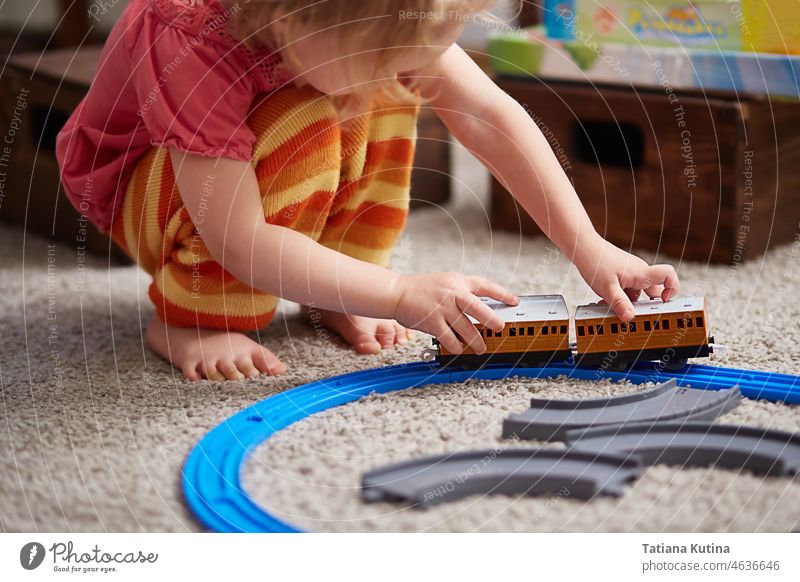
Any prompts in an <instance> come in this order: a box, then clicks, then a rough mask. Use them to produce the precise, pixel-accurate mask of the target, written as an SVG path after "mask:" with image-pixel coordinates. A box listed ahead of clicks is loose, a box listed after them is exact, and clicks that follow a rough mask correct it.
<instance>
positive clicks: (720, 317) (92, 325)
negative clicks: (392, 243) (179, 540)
mask: <svg viewBox="0 0 800 582" xmlns="http://www.w3.org/2000/svg"><path fill="white" fill-rule="evenodd" d="M460 167H461V168H462V169H460V170H458V171H457V177H460V178H461V179H460V180H456V186H457V187H456V190H457V192H456V196H455V199H454V201H453V203H451V204H449V205H448V206H447V207H445V208H429V209H423V210H419V211H415V212H414V213H412V216H411V219H410V222H409V225H408V228H407V231H406V233H405V234H404V236H403V239H402V241H401V243H400V244H399V245H398V248H397V250H396V253H395V260H394V266H395V268H396V269H398V270H400V271H401V272H407V273H408V272H421V271H431V270H458V271H462V272H465V273H473V274H485V275H487V276H490V277H492V278H495V279H496V280H497V281H499V282H500V283H502V284H504V285H507V286H508V287H510V288H512V289H513V290H514V291H515V292H517V293H561V294H563V295H564V296H565V297H566V300H567V304H568V305H569V306H570V307H571V308H573V307H574V306H575V305H576V304H578V303H580V302H586V301H589V300H594V297H593V295H592V293H591V292H590V291H589V289H588V287H587V286H586V285H585V284H584V283H583V282H582V280H581V279H580V277H579V276H578V274H577V273H576V272H575V270H574V269H573V268H571V267H570V265H569V264H568V262H567V261H565V260H564V258H563V257H561V256H559V254H558V253H557V252H556V251H555V250H554V247H553V245H552V244H550V243H548V241H546V240H544V239H541V238H538V239H532V238H526V239H520V238H519V237H517V236H515V235H512V234H498V233H492V232H491V231H490V230H489V229H488V225H487V218H486V207H485V190H486V188H485V183H484V182H483V175H482V174H481V173H480V172H475V171H472V169H471V167H472V166H469V165H468V166H467V170H466V171H464V169H463V167H462V166H460ZM459 172H460V173H459ZM642 256H644V257H645V258H646V259H647V260H653V259H655V258H656V257H654V256H653V255H651V254H643V255H642ZM0 260H2V262H0V268H1V269H2V279H1V280H0V291H2V293H0V305H1V306H2V312H3V318H2V330H1V331H2V333H1V334H0V342H2V351H1V352H0V390H1V391H2V392H1V394H2V402H0V420H1V421H2V422H1V423H0V531H77V532H82V531H95V530H100V531H197V530H202V529H203V528H202V526H201V525H200V524H199V523H197V522H196V521H195V520H194V518H193V517H192V515H191V513H190V512H189V511H188V509H187V507H186V505H185V504H184V503H183V500H182V495H181V490H180V468H181V465H182V463H183V461H184V459H185V457H186V455H187V454H188V453H189V451H190V450H191V449H192V447H193V446H194V445H195V444H196V443H197V441H198V440H199V439H200V438H201V437H202V436H203V435H205V434H206V433H207V432H208V431H209V430H210V429H211V428H213V427H214V426H215V425H217V424H218V423H220V422H221V421H223V420H224V419H225V418H227V417H229V416H230V415H232V414H234V413H235V412H237V411H239V410H241V409H242V408H244V407H246V406H248V405H250V404H252V403H254V402H257V401H259V400H261V399H263V398H266V397H268V396H270V395H272V394H275V393H278V392H280V391H283V390H286V389H289V388H292V387H294V386H297V385H299V384H303V383H306V382H309V381H312V380H316V379H320V378H325V377H328V376H332V375H336V374H341V373H345V372H350V371H354V370H361V369H367V368H373V367H378V366H384V365H388V364H394V363H400V362H407V361H413V360H415V359H417V358H418V354H419V352H420V351H421V350H422V349H423V348H424V347H425V346H426V345H428V344H429V338H428V337H425V336H421V337H418V338H417V339H416V340H415V341H414V342H412V343H411V344H409V345H406V346H404V347H400V348H397V349H394V350H390V351H385V352H384V353H382V354H380V355H377V356H358V355H356V354H355V353H354V352H352V351H350V350H349V349H348V348H347V347H346V346H345V345H344V344H343V343H342V342H341V341H340V340H339V339H338V338H336V337H333V336H330V335H329V334H325V333H320V332H319V330H315V329H314V328H312V327H310V326H308V325H307V324H305V323H304V322H302V321H301V320H300V318H299V316H298V308H297V306H296V305H293V304H288V303H284V304H283V306H282V308H281V310H280V312H279V315H278V316H277V317H276V319H275V321H274V322H273V323H272V325H271V326H270V327H269V328H267V329H266V330H264V331H263V332H262V333H261V334H260V335H259V336H258V337H259V338H260V341H262V342H263V343H264V344H265V345H267V346H268V347H270V348H271V349H273V350H274V351H276V353H277V354H278V355H279V357H281V358H282V359H283V361H284V362H286V363H287V365H288V366H289V372H288V373H287V374H286V375H284V376H282V377H277V378H269V377H267V378H262V379H258V380H254V381H246V382H233V383H214V382H208V381H204V382H199V383H189V382H186V381H183V380H182V378H181V377H180V374H179V373H176V372H175V371H173V370H171V368H170V366H169V365H168V364H166V363H165V362H163V361H162V360H160V359H159V358H158V357H157V356H155V355H154V354H152V353H151V352H150V351H149V350H148V349H147V347H146V345H145V343H144V338H143V333H142V330H143V328H144V326H145V325H146V323H147V321H148V319H149V318H150V317H151V316H152V313H153V310H152V307H151V306H150V304H149V302H148V300H147V296H146V289H147V284H148V279H147V276H146V275H145V274H144V273H143V272H141V271H139V270H138V269H137V268H135V267H117V266H112V267H109V265H108V264H107V263H106V262H105V261H103V260H99V259H87V260H86V261H85V262H84V263H82V262H81V258H80V257H79V256H78V255H77V254H76V253H75V251H74V250H73V249H71V248H70V247H69V245H63V244H57V245H53V244H52V243H50V242H49V241H47V240H44V239H41V238H36V237H31V236H30V235H27V236H26V235H25V234H24V233H23V232H21V231H18V230H13V229H9V228H7V227H3V228H2V229H0ZM799 260H800V245H795V246H787V247H783V248H780V249H776V250H775V251H773V252H770V253H769V254H768V255H767V256H766V257H764V258H763V259H759V260H756V261H753V262H750V263H746V264H743V265H738V266H734V267H728V266H714V267H710V266H706V265H703V264H694V263H680V262H679V261H676V260H675V259H673V262H674V263H675V264H676V266H677V267H678V270H679V273H680V275H681V278H682V282H683V291H684V292H685V293H701V294H705V295H706V297H707V302H708V312H709V314H708V315H709V320H710V325H711V328H712V331H713V333H714V335H715V336H716V337H717V341H719V342H721V343H725V344H727V345H728V346H729V348H730V351H729V352H728V353H727V354H725V355H721V356H717V357H714V359H713V361H712V363H714V364H717V365H724V366H739V367H745V368H753V369H764V370H774V371H779V372H787V373H800V364H798V356H800V331H799V330H798V325H797V323H798V321H800V305H798V302H797V301H795V300H794V299H795V290H796V289H797V285H798V282H799V280H800V263H799V262H798V261H799ZM79 265H82V268H81V269H80V270H79V269H78V266H79ZM84 267H85V268H84ZM639 389H641V388H640V387H636V386H631V385H627V384H611V383H609V382H607V381H599V382H574V381H569V380H566V379H559V380H555V381H533V380H524V379H518V378H516V379H511V380H507V381H503V382H483V381H472V382H467V383H465V384H461V385H438V386H432V387H428V388H424V389H415V390H411V391H404V392H400V393H394V394H389V395H383V396H370V397H367V398H366V399H364V400H362V401H359V402H357V403H353V404H350V405H347V406H343V407H340V408H337V409H333V410H329V411H326V412H323V413H320V414H317V415H315V416H313V417H311V418H309V419H307V420H305V421H303V422H300V423H297V424H295V425H293V426H291V427H289V428H288V429H286V430H285V431H283V432H282V433H281V434H279V435H278V436H276V437H275V438H274V439H271V440H270V441H268V442H266V443H264V444H263V445H261V446H260V447H258V448H257V449H256V451H255V452H254V454H253V457H252V458H251V459H250V461H249V462H248V463H247V465H246V467H245V471H244V476H243V479H244V483H245V486H246V488H247V489H248V491H250V492H251V493H252V495H253V496H254V498H255V499H256V500H257V501H258V502H259V503H261V504H262V505H263V506H265V507H268V508H269V509H270V510H271V511H273V512H275V513H276V514H277V515H279V516H281V517H282V518H284V519H286V520H288V521H290V522H291V523H293V524H296V525H298V526H300V527H302V528H307V529H312V530H323V531H422V530H424V531H475V530H480V531H790V530H792V529H796V528H797V527H798V526H800V482H798V480H791V479H779V478H768V479H764V478H758V477H754V476H753V475H751V474H748V473H746V472H742V473H737V472H734V471H726V470H717V469H687V470H678V469H672V468H666V467H654V468H650V469H648V470H647V471H646V472H645V474H644V475H643V476H642V478H641V479H640V480H639V481H637V482H636V483H634V484H633V485H631V486H629V487H628V488H627V491H626V494H625V496H624V497H622V498H621V499H598V500H595V501H593V502H591V503H586V502H582V501H579V500H575V499H570V498H569V496H568V495H567V496H562V497H551V498H540V499H534V498H514V497H509V496H496V497H484V498H481V497H477V496H476V497H472V498H468V499H464V500H462V501H459V502H456V503H451V504H445V505H441V506H437V507H435V508H432V509H431V510H428V511H419V510H414V509H408V508H402V507H398V506H394V505H390V504H385V503H380V504H374V505H364V504H362V503H361V501H360V498H359V483H360V476H361V473H362V472H363V471H364V470H367V469H370V468H373V467H376V466H380V465H382V464H384V463H388V462H393V461H398V460H402V459H408V458H412V457H416V456H419V455H426V454H431V453H436V452H446V451H458V450H466V449H472V448H495V447H506V446H521V444H520V443H519V442H514V441H503V440H501V439H500V438H499V433H500V426H501V421H502V419H503V417H504V416H505V415H507V414H508V413H509V412H512V411H522V410H523V409H525V408H526V405H527V404H526V403H527V402H528V400H529V398H530V397H531V395H532V394H536V395H537V396H539V397H559V398H588V397H597V396H601V395H608V394H616V393H622V392H627V391H631V390H639ZM721 421H722V422H727V423H742V424H744V423H746V424H751V425H756V426H763V427H770V428H775V429H785V430H797V429H800V408H798V407H791V406H785V405H779V404H771V403H766V402H755V401H751V400H745V401H744V402H743V403H742V405H741V406H740V407H739V408H738V409H737V410H735V411H733V412H731V413H729V414H727V415H726V416H725V417H723V418H722V419H721ZM525 444H526V445H527V444H528V443H525ZM530 444H535V443H530Z"/></svg>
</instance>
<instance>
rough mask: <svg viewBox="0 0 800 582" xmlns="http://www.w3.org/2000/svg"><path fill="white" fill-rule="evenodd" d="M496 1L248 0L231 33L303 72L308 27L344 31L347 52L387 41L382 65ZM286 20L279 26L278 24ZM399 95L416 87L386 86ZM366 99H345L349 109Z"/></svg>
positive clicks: (340, 36) (341, 39) (341, 38)
mask: <svg viewBox="0 0 800 582" xmlns="http://www.w3.org/2000/svg"><path fill="white" fill-rule="evenodd" d="M492 4H494V0H416V1H412V2H409V0H243V1H240V3H239V4H237V10H236V11H235V12H234V13H233V14H232V16H231V18H230V24H229V27H230V28H229V31H230V32H231V33H232V34H233V35H234V36H235V37H236V38H238V39H239V40H240V41H242V42H243V43H245V44H247V45H248V46H250V47H264V46H266V47H272V48H273V49H275V50H279V51H280V53H281V56H282V57H283V59H284V61H286V62H287V63H288V64H290V65H294V66H295V67H296V68H297V69H299V70H302V63H301V62H300V61H299V59H298V58H297V56H296V55H295V53H294V52H293V48H292V45H293V41H294V40H295V39H296V38H298V37H299V35H300V34H303V33H307V32H308V30H314V31H323V30H324V31H331V32H333V33H335V34H337V35H338V39H337V40H338V42H339V45H340V46H341V47H342V50H343V52H344V53H345V54H354V53H358V52H361V51H363V50H364V45H365V43H366V42H374V39H381V46H382V50H380V53H379V55H378V59H377V61H378V62H377V65H376V69H377V68H380V67H382V66H385V65H386V64H387V63H389V62H391V60H392V58H393V57H394V56H396V55H398V51H393V50H388V49H402V48H404V47H423V46H435V45H436V39H437V36H438V35H439V33H440V32H441V30H443V28H444V27H446V26H452V25H455V24H458V23H464V22H466V21H467V20H469V19H470V18H471V17H472V16H473V15H474V14H476V13H478V12H480V11H483V10H485V9H486V8H488V7H489V6H490V5H492ZM278 23H280V24H279V25H278V26H275V25H276V24H278ZM383 90H384V91H388V93H390V94H393V95H390V97H391V96H394V97H400V96H401V95H407V94H408V91H409V90H411V91H413V90H414V88H413V81H412V84H411V85H410V86H407V87H403V86H402V85H400V83H393V84H391V85H388V86H387V87H385V88H384V89H383ZM356 101H361V102H362V103H363V101H364V99H363V98H359V97H357V96H354V95H351V96H346V97H344V98H341V99H339V102H340V103H343V104H345V103H346V105H345V107H346V108H348V109H355V108H356V107H355V106H354V105H353V104H354V102H356Z"/></svg>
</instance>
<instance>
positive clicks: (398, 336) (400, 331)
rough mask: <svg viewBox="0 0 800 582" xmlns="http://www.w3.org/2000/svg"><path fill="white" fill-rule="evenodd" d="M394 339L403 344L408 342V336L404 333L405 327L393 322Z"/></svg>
mask: <svg viewBox="0 0 800 582" xmlns="http://www.w3.org/2000/svg"><path fill="white" fill-rule="evenodd" d="M394 341H395V343H398V344H404V343H407V342H408V336H407V334H406V328H404V327H403V326H402V325H400V324H399V323H397V322H395V324H394Z"/></svg>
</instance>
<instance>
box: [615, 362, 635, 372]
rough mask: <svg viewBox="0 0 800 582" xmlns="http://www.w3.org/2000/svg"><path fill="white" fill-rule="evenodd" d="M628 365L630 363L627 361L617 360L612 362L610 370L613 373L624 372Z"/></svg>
mask: <svg viewBox="0 0 800 582" xmlns="http://www.w3.org/2000/svg"><path fill="white" fill-rule="evenodd" d="M630 365H631V363H630V362H629V361H627V360H619V361H617V362H614V364H613V365H611V370H612V371H613V372H624V371H625V370H627V369H628V368H629V367H630Z"/></svg>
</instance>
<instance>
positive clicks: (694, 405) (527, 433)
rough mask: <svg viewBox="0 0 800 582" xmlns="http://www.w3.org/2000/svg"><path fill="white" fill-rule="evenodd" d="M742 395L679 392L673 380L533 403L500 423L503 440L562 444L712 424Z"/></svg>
mask: <svg viewBox="0 0 800 582" xmlns="http://www.w3.org/2000/svg"><path fill="white" fill-rule="evenodd" d="M741 398H742V395H741V393H740V392H739V388H738V387H737V386H734V387H733V388H729V389H727V390H718V391H713V392H712V391H708V390H694V389H690V388H678V387H677V385H676V382H675V379H674V378H673V379H671V380H668V381H667V382H664V383H663V384H660V385H658V386H656V387H655V388H653V389H652V390H646V391H644V392H634V393H633V394H625V395H623V396H612V397H610V398H592V399H587V400H545V399H539V398H534V399H532V400H531V407H530V409H528V410H526V411H525V412H523V413H522V414H511V415H509V416H508V418H506V419H505V420H504V421H503V438H512V437H516V438H520V439H529V440H553V441H558V440H563V439H564V435H565V434H566V432H567V431H570V430H573V429H579V428H586V427H590V426H591V427H597V426H601V425H609V424H610V425H613V424H620V423H623V422H625V423H635V422H640V423H654V422H663V421H675V420H680V419H683V420H714V419H715V418H717V417H718V416H720V415H722V414H725V413H726V412H729V411H731V410H733V409H734V408H736V407H737V406H738V405H739V402H740V401H741Z"/></svg>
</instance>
